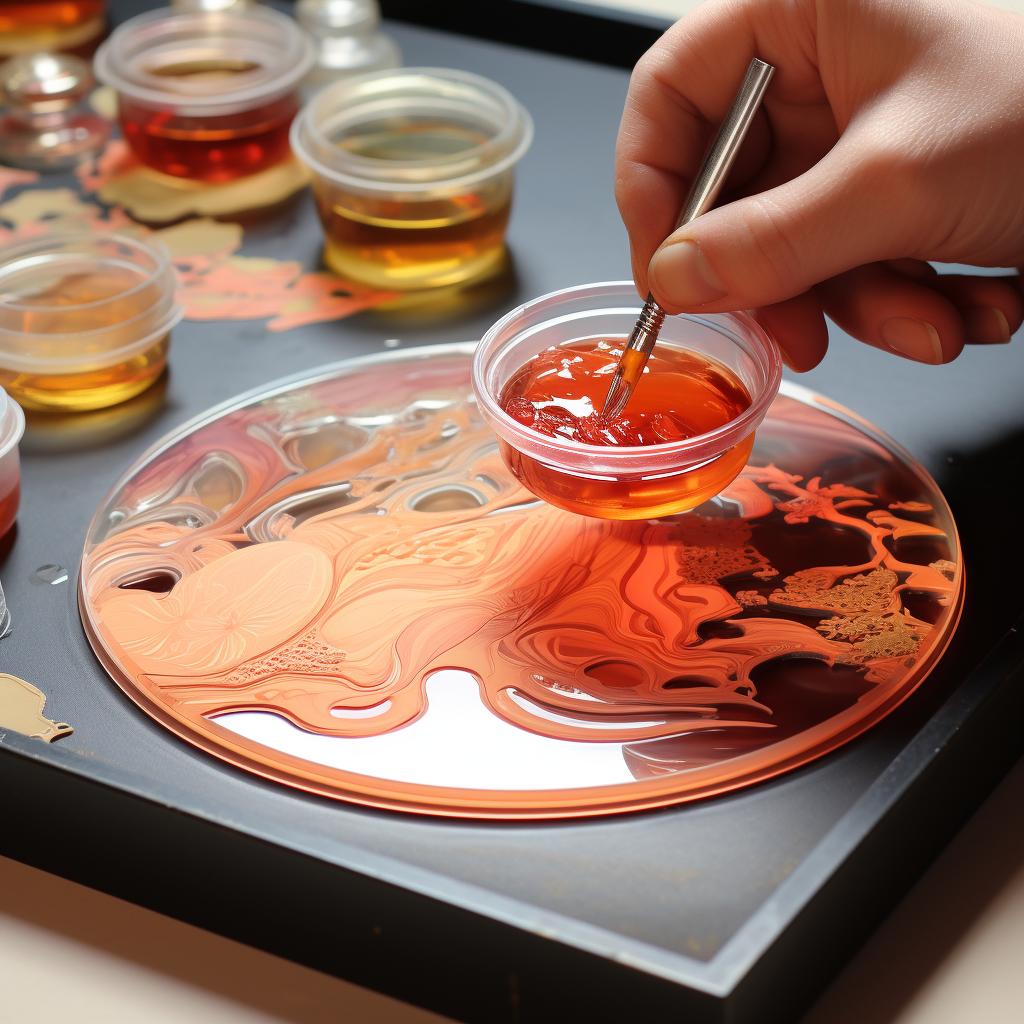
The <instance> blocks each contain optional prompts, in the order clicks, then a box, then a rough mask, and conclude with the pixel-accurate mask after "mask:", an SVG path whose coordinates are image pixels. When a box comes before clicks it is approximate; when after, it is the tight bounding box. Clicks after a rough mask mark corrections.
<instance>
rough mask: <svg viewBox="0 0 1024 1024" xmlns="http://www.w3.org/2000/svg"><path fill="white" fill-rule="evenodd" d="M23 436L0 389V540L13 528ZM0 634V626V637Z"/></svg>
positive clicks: (16, 413)
mask: <svg viewBox="0 0 1024 1024" xmlns="http://www.w3.org/2000/svg"><path fill="white" fill-rule="evenodd" d="M24 433H25V414H24V413H23V412H22V411H21V407H20V406H19V405H18V403H17V402H15V401H14V400H13V399H12V398H10V397H9V396H8V395H7V392H5V391H4V389H3V388H0V537H2V536H3V535H4V534H5V533H7V531H8V530H9V529H10V528H11V527H12V526H13V525H14V520H15V518H16V517H17V515H18V504H19V502H20V499H21V463H20V460H19V457H18V442H19V441H20V440H21V435H22V434H24ZM0 597H2V595H0ZM0 618H2V615H0ZM2 633H3V629H2V624H0V635H2Z"/></svg>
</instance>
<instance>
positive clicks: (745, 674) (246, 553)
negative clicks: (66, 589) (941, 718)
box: [80, 345, 963, 818]
mask: <svg viewBox="0 0 1024 1024" xmlns="http://www.w3.org/2000/svg"><path fill="white" fill-rule="evenodd" d="M471 354H472V346H466V345H455V346H446V347H444V348H431V349H418V350H411V351H404V352H392V353H387V354H384V355H380V356H374V357H371V358H366V359H357V360H352V361H349V362H347V363H343V364H340V365H338V366H335V367H333V368H331V369H329V370H328V371H326V372H323V373H320V374H318V375H316V376H314V377H306V378H304V379H300V380H294V381H289V382H286V383H284V384H279V385H277V386H275V387H273V388H269V389H266V390H264V391H262V392H260V393H258V394H252V395H247V396H243V397H242V398H240V399H238V400H237V401H235V402H233V403H231V404H229V405H226V406H223V407H221V408H218V409H215V410H213V411H212V412H211V413H209V414H207V415H205V416H203V417H201V418H199V419H198V420H195V421H193V422H192V423H189V424H187V425H186V426H185V427H183V428H182V429H181V430H179V431H177V432H176V433H174V434H173V435H172V436H170V437H169V438H167V439H166V440H165V441H164V442H162V443H161V444H159V445H157V446H156V447H155V448H154V449H153V450H151V451H150V452H148V453H147V454H146V455H145V456H144V457H143V458H142V459H141V460H140V461H139V462H138V463H137V464H136V465H135V466H134V467H132V469H131V470H129V472H128V473H127V475H126V476H125V477H124V478H123V479H122V480H121V481H120V482H119V483H118V485H117V486H116V487H115V488H114V490H113V492H112V493H111V495H110V496H109V498H108V499H107V500H106V501H105V502H104V504H103V506H102V507H101V508H100V510H99V512H98V513H97V515H96V518H95V520H94V521H93V523H92V526H91V528H90V530H89V536H88V540H87V543H86V549H85V555H84V560H83V567H82V577H81V595H80V596H81V608H82V616H83V620H84V622H85V626H86V629H87V631H88V634H89V636H90V639H91V641H92V644H93V647H94V648H95V650H96V653H97V654H98V656H99V657H100V659H101V660H102V661H103V663H104V665H105V666H106V667H107V669H108V670H109V671H110V674H111V675H112V676H113V678H114V679H115V681H116V682H117V683H118V684H119V685H120V686H121V687H123V688H124V690H125V691H126V692H127V693H128V695H129V696H130V697H132V699H134V700H135V701H136V702H137V703H138V704H139V705H140V706H141V707H142V708H143V709H145V710H146V711H147V712H149V714H151V715H152V716H153V717H154V718H156V719H157V720H158V721H160V722H162V723H163V724H164V725H166V726H167V727H168V728H170V729H172V730H173V731H174V732H176V733H177V734H178V735H179V736H181V737H183V738H184V739H186V740H188V741H190V742H191V743H193V744H195V745H196V746H198V747H200V748H202V749H203V750H205V751H207V752H209V753H212V754H215V755H217V756H218V757H221V758H224V759H225V760H227V761H230V762H231V763H232V764H235V765H237V766H239V767H241V768H245V769H247V770H249V771H252V772H256V773H258V774H260V775H263V776H266V777H268V778H272V779H276V780H278V781H280V782H284V783H287V784H289V785H293V786H297V787H299V788H301V789H305V790H308V791H311V792H315V793H320V794H324V795H327V796H333V797H339V798H342V799H346V800H352V801H356V802H358V803H364V804H372V805H374V806H377V807H387V808H394V809H401V810H406V811H415V812H422V813H431V814H447V815H460V816H466V817H486V818H543V817H567V816H573V815H586V814H604V813H609V812H614V811H626V810H635V809H639V808H645V807H654V806H659V805H664V804H670V803H675V802H678V801H683V800H690V799H694V798H697V797H704V796H708V795H711V794H715V793H721V792H724V791H727V790H731V789H735V788H738V787H741V786H747V785H750V784H751V783H755V782H758V781H761V780H763V779H766V778H769V777H771V776H773V775H777V774H778V773H780V772H783V771H787V770H789V769H791V768H794V767H796V766H798V765H801V764H804V763H806V762H807V761H809V760H811V759H812V758H816V757H819V756H821V755H822V754H825V753H827V752H829V751H830V750H834V749H835V748H836V747H838V746H839V745H840V744H843V743H845V742H847V741H848V740H849V739H851V738H852V737H854V736H856V735H857V734H858V733H860V732H862V731H863V730H864V729H866V728H867V727H868V726H870V725H872V724H873V723H874V722H877V721H878V720H879V719H880V718H882V717H883V716H884V715H885V714H887V713H888V712H889V711H891V710H892V709H893V708H894V707H895V706H896V705H897V704H899V703H900V702H901V701H902V700H903V699H904V698H905V697H907V695H908V694H909V693H910V692H911V691H912V690H913V689H914V688H915V687H917V686H918V685H919V684H920V683H921V682H922V680H923V679H924V678H925V677H926V676H927V675H928V673H929V671H930V670H931V669H932V667H933V666H934V665H935V663H936V661H937V660H938V658H939V656H940V655H941V654H942V652H943V650H944V649H945V647H946V645H947V643H948V641H949V639H950V637H951V635H952V633H953V631H954V629H955V627H956V623H957V620H958V618H959V614H960V606H961V600H962V594H963V572H962V566H961V561H960V550H959V546H958V543H957V537H956V530H955V527H954V524H953V520H952V517H951V515H950V511H949V508H948V507H947V505H946V503H945V501H944V500H943V497H942V495H941V493H940V492H939V490H938V488H937V486H936V484H935V482H934V481H933V480H932V479H931V478H930V477H929V476H928V474H927V473H926V472H925V471H924V470H923V469H922V468H921V467H920V466H919V465H918V464H916V463H915V462H914V461H913V459H912V458H911V456H910V455H909V454H908V453H907V452H905V451H904V450H903V449H901V448H900V447H899V446H897V445H896V444H894V443H893V442H892V441H891V440H890V439H889V438H887V437H885V435H883V434H882V433H880V432H879V431H878V430H876V429H875V428H874V427H872V426H871V425H870V424H868V423H866V422H864V421H863V420H861V419H860V418H859V417H857V416H855V415H854V414H852V413H850V412H848V411H847V410H845V409H843V408H841V407H839V406H837V405H835V404H834V403H832V402H829V401H827V400H826V399H823V398H820V397H818V396H816V395H813V394H811V393H810V392H808V391H805V390H803V389H801V388H796V387H793V386H788V385H787V386H784V389H783V393H782V395H780V397H779V398H778V400H777V401H776V403H775V404H774V406H773V408H772V411H771V413H770V414H769V417H768V419H767V420H766V422H765V423H764V425H763V426H762V428H761V430H760V431H759V432H758V437H757V443H756V446H755V448H754V453H753V456H752V459H751V463H750V465H749V466H748V468H747V469H746V470H745V471H744V472H743V474H742V476H741V477H740V478H739V479H738V480H737V481H736V483H735V484H733V485H732V486H731V487H730V488H729V489H728V490H727V491H726V492H725V493H723V494H722V495H720V496H719V497H718V498H717V499H715V500H714V501H713V502H710V503H708V504H707V505H705V506H702V507H701V508H700V509H698V510H696V511H695V512H691V513H689V514H687V515H683V516H679V517H676V518H673V519H666V520H658V521H652V522H645V523H631V522H607V521H603V520H597V519H586V518H582V517H578V516H574V515H572V514H570V513H567V512H562V511H560V510H558V509H555V508H551V507H550V506H547V505H545V504H543V503H542V502H539V501H538V500H537V499H535V498H534V497H533V496H532V495H531V494H529V493H527V492H526V491H524V490H522V489H521V488H519V487H518V485H517V484H516V483H515V481H514V480H513V479H512V477H511V476H510V475H509V474H508V473H507V472H506V470H505V468H504V465H503V464H502V462H501V459H500V457H499V456H498V454H497V451H496V445H495V441H494V437H493V435H492V434H491V433H490V432H489V431H488V430H487V428H486V427H485V426H484V425H483V424H482V423H481V421H480V418H479V416H478V415H477V412H476V408H475V405H474V403H473V401H472V398H471V396H470V385H469V373H470V362H471Z"/></svg>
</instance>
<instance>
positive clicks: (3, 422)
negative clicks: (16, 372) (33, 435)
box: [0, 388, 25, 460]
mask: <svg viewBox="0 0 1024 1024" xmlns="http://www.w3.org/2000/svg"><path fill="white" fill-rule="evenodd" d="M24 433H25V412H24V410H23V409H22V408H21V406H20V405H18V403H17V402H16V401H15V400H14V399H13V398H11V396H10V395H9V394H7V392H6V391H5V390H4V389H3V388H0V460H2V459H5V458H6V457H7V455H8V454H9V453H10V451H11V450H12V449H13V448H16V447H17V446H18V443H19V442H20V441H21V438H22V436H23V435H24Z"/></svg>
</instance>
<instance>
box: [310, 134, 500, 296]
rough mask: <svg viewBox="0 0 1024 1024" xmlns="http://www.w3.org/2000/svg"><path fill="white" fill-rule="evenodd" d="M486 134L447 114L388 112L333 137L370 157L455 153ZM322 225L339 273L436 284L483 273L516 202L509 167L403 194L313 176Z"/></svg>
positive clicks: (395, 284) (378, 281)
mask: <svg viewBox="0 0 1024 1024" xmlns="http://www.w3.org/2000/svg"><path fill="white" fill-rule="evenodd" d="M486 141H487V136H485V135H483V134H481V133H480V132H474V131H472V130H470V129H469V128H466V127H463V126H460V125H457V124H452V123H447V122H434V121H430V122H420V121H415V120H408V121H405V120H402V121H397V122H396V121H393V120H389V121H387V122H385V123H384V124H382V125H376V126H375V125H364V126H361V127H360V129H359V132H358V133H357V134H352V135H347V136H345V137H344V138H343V139H341V140H340V141H338V142H337V143H336V145H338V146H339V147H340V148H342V149H344V150H346V151H347V152H348V153H349V154H351V155H353V156H356V157H360V158H363V159H366V160H373V161H375V162H379V163H384V162H386V161H389V160H392V161H410V160H415V161H420V160H421V161H424V163H425V164H427V163H428V162H429V161H431V160H437V159H442V158H450V157H451V156H452V154H457V153H459V152H460V151H462V150H470V149H471V148H473V147H475V146H479V145H481V144H482V143H485V142H486ZM314 187H315V190H316V193H317V205H318V208H319V211H320V218H321V220H322V221H323V225H324V234H325V236H326V247H325V249H324V258H325V260H326V262H327V263H328V265H329V266H330V267H331V268H332V269H333V270H335V271H337V272H338V273H339V274H342V275H344V276H346V277H350V278H353V279H354V280H357V281H365V282H366V283H368V284H372V285H375V286H377V287H380V288H401V289H409V288H433V287H439V286H443V285H452V284H460V283H463V282H466V281H470V280H474V279H478V278H481V277H484V276H486V275H487V274H489V273H491V272H493V271H494V270H496V269H497V268H498V267H499V266H500V264H501V262H502V259H503V256H504V238H505V229H506V228H507V226H508V219H509V212H510V210H511V205H512V175H511V173H508V174H504V175H500V176H499V177H498V178H497V179H489V180H488V181H487V182H486V183H485V185H483V186H480V187H478V188H467V189H466V190H465V191H462V192H459V193H456V194H448V193H446V192H441V191H439V192H438V194H436V195H431V194H430V192H425V193H424V192H418V193H410V194H408V195H403V194H402V193H401V191H400V190H401V186H396V191H394V192H385V193H381V194H376V195H375V194H372V193H369V192H366V191H359V192H350V191H347V190H345V189H344V188H343V187H341V186H338V185H335V184H332V183H329V182H326V181H317V182H316V183H315V186H314Z"/></svg>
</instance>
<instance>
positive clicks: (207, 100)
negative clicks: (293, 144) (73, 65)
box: [96, 7, 313, 182]
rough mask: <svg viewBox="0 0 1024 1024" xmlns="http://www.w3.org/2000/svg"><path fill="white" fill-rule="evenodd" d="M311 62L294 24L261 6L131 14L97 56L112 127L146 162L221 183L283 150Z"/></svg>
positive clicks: (278, 157) (286, 151)
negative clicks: (111, 91) (114, 101)
mask: <svg viewBox="0 0 1024 1024" xmlns="http://www.w3.org/2000/svg"><path fill="white" fill-rule="evenodd" d="M312 62H313V50H312V45H311V44H310V42H309V40H308V39H307V38H306V36H305V34H304V33H303V32H302V30H301V29H299V27H298V26H297V25H296V24H295V22H294V21H293V20H292V19H291V18H288V17H286V16H285V15H283V14H279V13H278V12H277V11H274V10H271V9H269V8H260V7H254V8H239V9H237V10H227V11H219V12H214V13H208V12H201V11H200V12H187V13H173V12H168V11H166V10H159V11H151V12H149V13H148V14H142V15H139V16H138V17H136V18H132V19H131V20H130V21H127V22H125V23H124V24H123V25H121V26H120V27H119V28H118V29H117V30H116V31H115V32H114V33H113V34H112V35H111V36H110V38H109V39H108V40H107V41H106V42H105V43H104V44H103V46H101V47H100V49H99V51H98V52H97V54H96V75H97V77H98V78H99V79H100V80H101V81H103V82H104V83H106V84H107V85H110V86H112V87H113V88H115V89H116V90H117V93H118V103H119V110H120V118H121V128H122V130H123V131H124V136H125V139H126V141H127V142H128V145H129V146H130V147H131V149H132V152H133V153H134V154H135V156H136V157H137V158H138V159H139V160H140V161H141V162H142V163H143V164H145V165H146V166H147V167H151V168H153V169H154V170H157V171H161V172H163V173H164V174H170V175H174V176H175V177H181V178H190V179H193V180H196V181H208V182H225V181H232V180H234V179H236V178H240V177H243V176H245V175H248V174H255V173H257V172H258V171H262V170H265V169H266V168H268V167H271V166H273V165H274V164H277V163H280V162H281V161H282V160H285V159H287V157H288V156H289V155H290V152H291V150H290V147H289V143H288V132H289V130H290V128H291V122H292V118H293V117H294V116H295V114H296V113H297V112H298V108H299V95H298V87H299V83H300V82H301V80H302V78H303V76H304V75H305V74H306V72H307V71H308V70H309V68H310V66H311V65H312Z"/></svg>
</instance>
